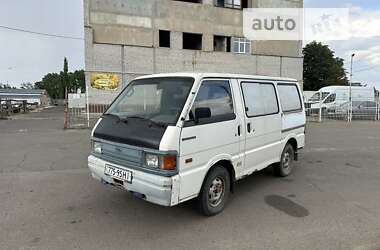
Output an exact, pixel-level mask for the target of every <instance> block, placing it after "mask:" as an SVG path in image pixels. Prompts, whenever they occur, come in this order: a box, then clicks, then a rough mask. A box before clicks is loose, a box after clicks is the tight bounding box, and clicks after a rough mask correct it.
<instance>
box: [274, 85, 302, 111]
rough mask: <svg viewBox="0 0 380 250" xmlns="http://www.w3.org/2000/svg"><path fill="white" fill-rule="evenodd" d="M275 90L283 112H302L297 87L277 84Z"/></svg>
mask: <svg viewBox="0 0 380 250" xmlns="http://www.w3.org/2000/svg"><path fill="white" fill-rule="evenodd" d="M277 89H278V95H279V96H280V101H281V107H282V111H283V112H292V111H299V110H302V104H301V97H300V93H299V92H298V88H297V85H295V84H278V85H277Z"/></svg>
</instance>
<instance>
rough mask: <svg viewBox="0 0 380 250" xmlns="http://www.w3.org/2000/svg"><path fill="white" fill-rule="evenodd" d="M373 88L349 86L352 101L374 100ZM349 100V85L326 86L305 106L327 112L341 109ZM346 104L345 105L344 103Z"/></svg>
mask: <svg viewBox="0 0 380 250" xmlns="http://www.w3.org/2000/svg"><path fill="white" fill-rule="evenodd" d="M375 91H376V90H375V88H373V87H359V86H353V87H351V95H352V101H353V102H365V101H372V102H374V101H375ZM349 101H350V87H349V86H328V87H323V88H321V89H320V90H318V92H316V93H315V94H314V95H313V96H312V97H311V98H309V100H307V103H306V105H307V108H309V109H311V110H319V109H322V110H323V111H325V112H328V113H331V112H332V113H335V111H336V110H339V109H342V105H343V106H344V105H345V104H346V103H347V102H349ZM346 106H347V105H346Z"/></svg>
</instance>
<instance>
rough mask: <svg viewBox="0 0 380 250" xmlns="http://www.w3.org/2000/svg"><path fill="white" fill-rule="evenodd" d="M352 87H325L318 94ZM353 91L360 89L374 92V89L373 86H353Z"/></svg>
mask: <svg viewBox="0 0 380 250" xmlns="http://www.w3.org/2000/svg"><path fill="white" fill-rule="evenodd" d="M349 88H350V86H348V85H332V86H327V87H323V88H321V89H320V90H318V92H323V91H327V92H329V91H334V90H337V89H349ZM351 89H355V90H356V89H359V90H373V89H374V87H371V86H366V87H363V86H352V87H351Z"/></svg>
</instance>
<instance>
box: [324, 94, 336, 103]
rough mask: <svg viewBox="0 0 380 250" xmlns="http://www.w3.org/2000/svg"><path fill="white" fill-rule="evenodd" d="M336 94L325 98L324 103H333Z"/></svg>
mask: <svg viewBox="0 0 380 250" xmlns="http://www.w3.org/2000/svg"><path fill="white" fill-rule="evenodd" d="M335 99H336V94H331V95H330V96H329V97H327V98H326V100H325V102H324V103H332V102H335Z"/></svg>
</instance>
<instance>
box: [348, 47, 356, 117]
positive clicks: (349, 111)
mask: <svg viewBox="0 0 380 250" xmlns="http://www.w3.org/2000/svg"><path fill="white" fill-rule="evenodd" d="M354 56H355V53H354V54H352V55H351V70H350V71H351V72H350V94H349V98H350V99H349V101H350V105H349V106H350V108H349V110H348V122H351V121H352V75H353V72H352V68H353V63H354Z"/></svg>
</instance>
